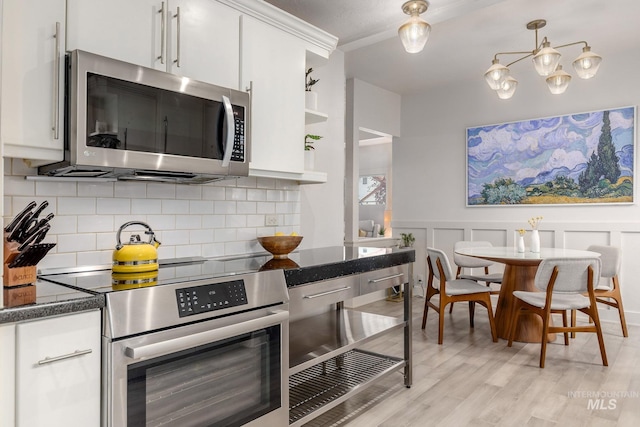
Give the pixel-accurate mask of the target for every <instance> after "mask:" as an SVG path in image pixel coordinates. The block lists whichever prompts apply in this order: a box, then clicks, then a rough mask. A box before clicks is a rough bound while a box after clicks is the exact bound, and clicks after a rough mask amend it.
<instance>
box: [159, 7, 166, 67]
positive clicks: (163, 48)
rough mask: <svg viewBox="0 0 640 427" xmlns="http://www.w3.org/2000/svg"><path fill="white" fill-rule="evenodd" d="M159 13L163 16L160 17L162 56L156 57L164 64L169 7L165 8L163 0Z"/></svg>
mask: <svg viewBox="0 0 640 427" xmlns="http://www.w3.org/2000/svg"><path fill="white" fill-rule="evenodd" d="M158 13H159V14H160V16H161V18H160V56H158V57H157V58H156V59H159V60H160V63H161V64H164V51H165V46H164V43H165V39H166V37H165V36H166V35H167V34H166V33H167V30H166V28H165V26H164V25H165V22H166V21H167V9H165V7H164V2H162V7H161V8H160V10H159V11H158Z"/></svg>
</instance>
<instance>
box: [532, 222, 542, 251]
mask: <svg viewBox="0 0 640 427" xmlns="http://www.w3.org/2000/svg"><path fill="white" fill-rule="evenodd" d="M540 221H542V217H541V216H535V217H533V218H531V219H529V225H530V226H531V252H533V253H538V252H540V233H539V232H538V226H539V225H540Z"/></svg>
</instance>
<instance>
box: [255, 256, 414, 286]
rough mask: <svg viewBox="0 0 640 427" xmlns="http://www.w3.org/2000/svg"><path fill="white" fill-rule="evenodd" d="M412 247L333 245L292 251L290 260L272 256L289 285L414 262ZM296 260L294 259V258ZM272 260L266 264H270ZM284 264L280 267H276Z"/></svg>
mask: <svg viewBox="0 0 640 427" xmlns="http://www.w3.org/2000/svg"><path fill="white" fill-rule="evenodd" d="M415 259H416V253H415V250H414V249H412V248H395V247H394V248H366V247H349V246H334V247H327V248H320V249H304V250H301V251H298V252H295V253H292V254H290V256H289V260H288V261H287V260H275V259H274V260H271V261H270V262H273V263H274V268H283V269H284V277H285V279H286V281H287V286H288V287H294V286H299V285H304V284H306V283H311V282H317V281H320V280H329V279H334V278H336V277H341V276H348V275H350V274H358V273H365V272H367V271H373V270H380V269H383V268H387V267H393V266H396V265H402V264H407V263H410V262H414V261H415ZM292 261H293V262H292ZM268 264H269V262H268V263H267V264H265V265H264V266H263V267H262V268H265V266H268ZM278 264H282V266H281V267H277V266H278Z"/></svg>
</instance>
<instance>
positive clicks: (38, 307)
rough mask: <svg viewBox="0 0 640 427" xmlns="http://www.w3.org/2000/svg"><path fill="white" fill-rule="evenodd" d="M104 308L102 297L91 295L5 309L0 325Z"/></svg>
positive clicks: (0, 314)
mask: <svg viewBox="0 0 640 427" xmlns="http://www.w3.org/2000/svg"><path fill="white" fill-rule="evenodd" d="M104 306H105V298H104V295H93V296H88V297H86V298H81V299H73V300H66V301H55V302H49V303H39V304H30V305H23V306H19V307H5V308H3V309H1V310H0V324H3V323H16V322H22V321H25V320H34V319H44V318H46V317H51V316H57V315H60V314H69V313H78V312H81V311H87V310H96V309H102V308H104Z"/></svg>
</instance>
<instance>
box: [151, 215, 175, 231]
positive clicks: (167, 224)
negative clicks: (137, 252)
mask: <svg viewBox="0 0 640 427" xmlns="http://www.w3.org/2000/svg"><path fill="white" fill-rule="evenodd" d="M158 211H159V210H158ZM146 222H147V224H149V227H151V228H152V229H153V231H156V230H157V231H160V230H173V229H175V228H176V216H175V215H147V221H146Z"/></svg>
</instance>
